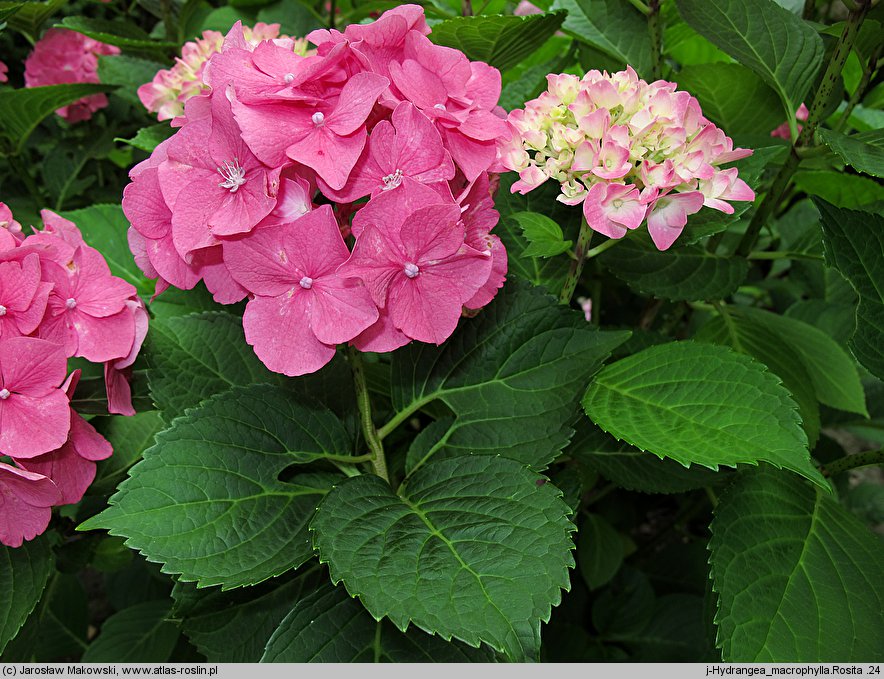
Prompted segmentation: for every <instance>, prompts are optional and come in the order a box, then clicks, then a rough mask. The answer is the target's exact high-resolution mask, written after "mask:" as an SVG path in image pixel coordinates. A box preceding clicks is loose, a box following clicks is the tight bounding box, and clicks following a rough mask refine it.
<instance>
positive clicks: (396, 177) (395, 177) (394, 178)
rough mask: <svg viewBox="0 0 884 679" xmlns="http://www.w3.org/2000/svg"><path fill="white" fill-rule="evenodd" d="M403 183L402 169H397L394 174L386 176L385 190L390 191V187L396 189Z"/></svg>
mask: <svg viewBox="0 0 884 679" xmlns="http://www.w3.org/2000/svg"><path fill="white" fill-rule="evenodd" d="M401 183H402V170H396V171H395V172H394V173H392V174H388V175H387V176H386V177H384V188H383V190H384V191H389V190H390V189H395V188H396V187H397V186H399V185H400V184H401Z"/></svg>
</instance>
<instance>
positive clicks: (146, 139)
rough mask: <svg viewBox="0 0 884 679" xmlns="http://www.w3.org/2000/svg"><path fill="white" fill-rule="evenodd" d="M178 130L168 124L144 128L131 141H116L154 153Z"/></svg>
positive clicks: (118, 139) (117, 139)
mask: <svg viewBox="0 0 884 679" xmlns="http://www.w3.org/2000/svg"><path fill="white" fill-rule="evenodd" d="M176 131H177V130H175V128H173V127H170V126H169V125H168V124H167V123H159V124H157V125H151V126H149V127H142V128H141V129H140V130H138V132H137V133H136V134H135V136H134V137H132V138H131V139H120V138H119V137H117V138H116V139H114V141H120V142H123V143H124V144H128V145H129V146H134V147H135V148H136V149H140V150H142V151H147V152H148V153H152V152H153V150H154V149H155V148H156V147H157V146H159V145H160V144H161V143H162V142H164V141H166V139H168V138H169V137H171V136H172V135H173V134H175V132H176Z"/></svg>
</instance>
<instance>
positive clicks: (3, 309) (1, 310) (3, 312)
mask: <svg viewBox="0 0 884 679" xmlns="http://www.w3.org/2000/svg"><path fill="white" fill-rule="evenodd" d="M5 315H6V307H5V306H3V305H2V304H0V316H5Z"/></svg>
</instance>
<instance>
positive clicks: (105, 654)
mask: <svg viewBox="0 0 884 679" xmlns="http://www.w3.org/2000/svg"><path fill="white" fill-rule="evenodd" d="M171 605H172V602H171V601H169V600H168V599H161V600H158V601H148V602H145V603H143V604H136V605H135V606H132V607H130V608H126V609H123V610H122V611H120V612H119V613H114V614H113V615H112V616H110V617H109V618H108V619H107V620H105V621H104V623H102V625H101V633H100V634H99V635H98V637H97V638H96V639H95V641H93V642H92V643H91V644H90V645H89V648H87V649H86V652H85V653H84V654H83V658H82V662H87V663H92V662H103V663H110V662H114V663H116V662H150V663H158V662H166V661H167V660H168V659H169V657H170V656H171V655H172V650H173V649H174V648H175V644H176V643H177V641H178V637H179V636H180V634H181V633H180V632H179V630H178V626H177V625H176V624H174V623H172V622H169V620H168V617H169V609H170V607H171Z"/></svg>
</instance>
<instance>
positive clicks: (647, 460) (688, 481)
mask: <svg viewBox="0 0 884 679" xmlns="http://www.w3.org/2000/svg"><path fill="white" fill-rule="evenodd" d="M575 428H576V430H577V431H576V433H575V434H574V438H573V439H572V440H571V443H570V444H569V445H568V447H567V448H566V449H565V452H566V453H567V454H568V455H571V456H572V457H574V458H576V459H577V460H578V461H579V462H581V463H582V464H585V465H586V466H588V467H589V468H590V469H593V470H595V471H597V472H598V473H599V474H601V475H602V476H604V477H605V478H606V479H608V480H609V481H611V482H612V483H615V484H617V485H618V486H620V487H621V488H626V489H627V490H637V491H640V492H642V493H683V492H685V491H688V490H694V489H695V488H703V487H704V486H711V485H714V484H717V483H720V482H721V481H722V480H723V479H724V478H726V477H727V473H726V472H723V471H717V472H714V471H712V470H710V469H707V468H706V467H702V466H700V465H696V464H695V465H691V466H690V467H686V466H685V465H683V464H680V463H679V462H676V461H675V460H670V459H666V458H664V459H660V458H659V457H657V456H656V455H654V454H653V453H649V452H646V451H644V450H639V449H638V448H635V447H634V446H631V445H629V444H628V443H626V442H624V441H618V440H617V439H615V438H614V437H613V436H610V435H608V434H606V433H605V432H603V431H602V430H601V429H599V428H598V427H596V426H595V425H594V424H593V423H592V422H590V421H589V420H587V419H586V418H583V419H582V420H581V421H580V422H578V423H577V425H576V427H575Z"/></svg>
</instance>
